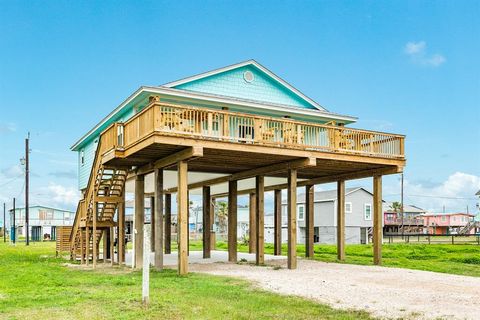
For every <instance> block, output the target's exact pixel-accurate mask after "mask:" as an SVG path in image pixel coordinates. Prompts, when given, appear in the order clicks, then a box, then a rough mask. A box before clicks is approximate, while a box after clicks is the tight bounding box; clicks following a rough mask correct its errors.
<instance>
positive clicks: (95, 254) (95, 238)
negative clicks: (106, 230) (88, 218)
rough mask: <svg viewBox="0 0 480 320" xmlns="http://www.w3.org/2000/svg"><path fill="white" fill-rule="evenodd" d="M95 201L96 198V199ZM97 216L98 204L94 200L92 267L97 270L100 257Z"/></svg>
mask: <svg viewBox="0 0 480 320" xmlns="http://www.w3.org/2000/svg"><path fill="white" fill-rule="evenodd" d="M94 199H95V198H94ZM97 214H98V203H97V202H95V200H93V215H92V216H93V223H92V226H93V227H92V246H93V261H92V265H93V268H94V269H95V268H96V266H97V258H98V257H97V256H98V245H97V242H96V240H97Z"/></svg>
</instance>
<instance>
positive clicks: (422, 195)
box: [384, 193, 477, 200]
mask: <svg viewBox="0 0 480 320" xmlns="http://www.w3.org/2000/svg"><path fill="white" fill-rule="evenodd" d="M399 195H400V193H392V194H387V195H384V197H390V196H399ZM405 196H408V197H420V198H436V199H451V200H477V198H466V197H445V196H433V195H426V194H405Z"/></svg>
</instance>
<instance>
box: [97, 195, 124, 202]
mask: <svg viewBox="0 0 480 320" xmlns="http://www.w3.org/2000/svg"><path fill="white" fill-rule="evenodd" d="M95 201H97V202H100V203H105V202H109V203H119V202H123V197H114V196H108V197H107V196H96V197H95Z"/></svg>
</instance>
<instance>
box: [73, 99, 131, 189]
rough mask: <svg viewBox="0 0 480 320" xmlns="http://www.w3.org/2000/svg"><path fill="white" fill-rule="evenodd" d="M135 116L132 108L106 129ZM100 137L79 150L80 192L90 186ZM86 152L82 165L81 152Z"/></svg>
mask: <svg viewBox="0 0 480 320" xmlns="http://www.w3.org/2000/svg"><path fill="white" fill-rule="evenodd" d="M134 114H135V111H134V108H133V107H130V108H128V109H127V110H126V111H125V112H123V113H122V114H119V115H118V116H116V117H115V118H114V119H112V120H111V121H110V122H109V123H107V124H105V126H104V127H105V128H107V127H108V126H109V125H110V124H111V123H113V122H117V121H120V122H125V121H127V120H128V119H130V118H131V117H132V116H133V115H134ZM99 136H100V135H97V136H94V137H93V138H91V139H90V140H89V141H88V142H87V143H86V144H84V145H83V146H82V147H81V148H80V149H79V150H78V188H79V189H80V190H82V189H85V188H86V187H87V184H88V179H89V177H90V171H91V170H92V166H93V160H94V158H95V152H96V150H97V141H98V137H99ZM82 150H83V152H84V155H85V156H84V157H85V162H84V164H83V165H82V164H81V160H80V155H81V152H82Z"/></svg>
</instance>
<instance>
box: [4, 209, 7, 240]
mask: <svg viewBox="0 0 480 320" xmlns="http://www.w3.org/2000/svg"><path fill="white" fill-rule="evenodd" d="M5 207H6V204H5V202H4V203H3V242H7V235H6V234H7V221H6V220H5V210H6V209H5Z"/></svg>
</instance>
